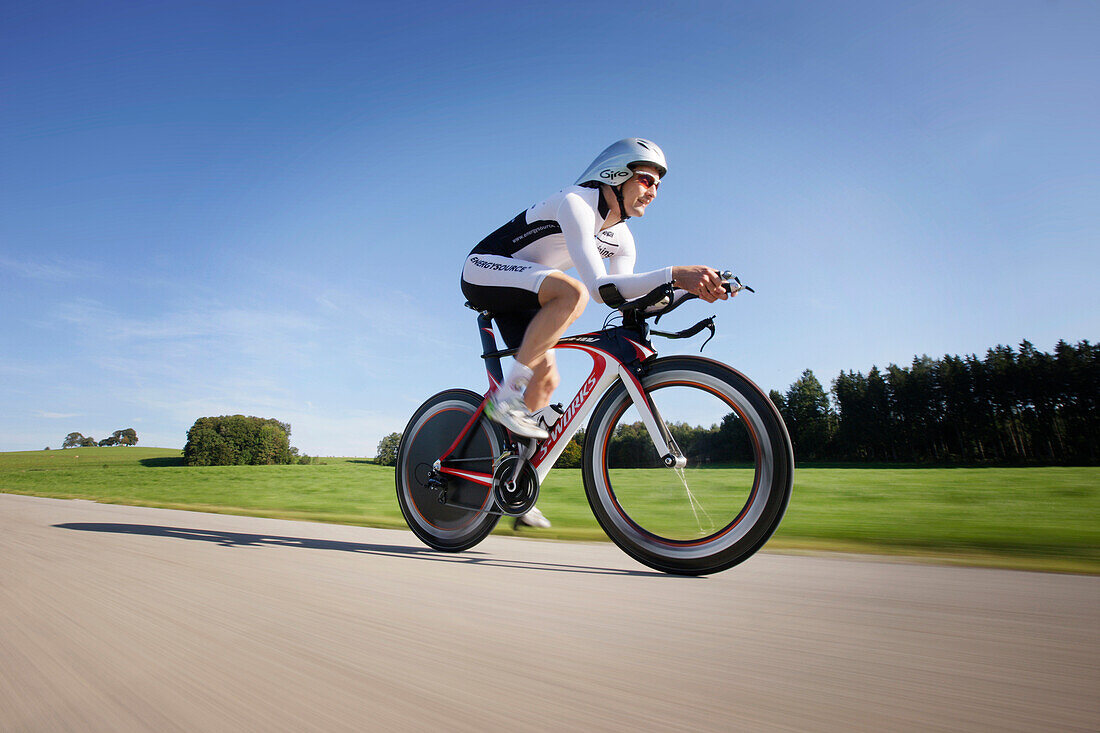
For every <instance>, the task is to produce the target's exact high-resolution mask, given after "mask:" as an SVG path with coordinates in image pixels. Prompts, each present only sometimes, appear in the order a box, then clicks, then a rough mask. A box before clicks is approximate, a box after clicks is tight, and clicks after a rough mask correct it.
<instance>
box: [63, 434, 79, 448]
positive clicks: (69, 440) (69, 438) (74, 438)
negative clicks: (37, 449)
mask: <svg viewBox="0 0 1100 733" xmlns="http://www.w3.org/2000/svg"><path fill="white" fill-rule="evenodd" d="M83 442H84V436H83V435H81V434H80V433H69V434H68V435H66V436H65V442H64V443H62V444H61V447H62V448H76V447H77V446H79V445H80V444H82V443H83Z"/></svg>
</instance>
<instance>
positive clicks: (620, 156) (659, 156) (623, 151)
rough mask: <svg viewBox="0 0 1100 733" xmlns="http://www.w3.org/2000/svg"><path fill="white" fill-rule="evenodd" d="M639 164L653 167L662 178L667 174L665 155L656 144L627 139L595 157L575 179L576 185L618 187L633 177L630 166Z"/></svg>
mask: <svg viewBox="0 0 1100 733" xmlns="http://www.w3.org/2000/svg"><path fill="white" fill-rule="evenodd" d="M639 163H649V164H650V165H652V166H654V167H655V168H656V169H657V171H658V172H659V173H660V174H661V177H662V178H664V175H665V173H667V172H668V165H667V164H666V163H665V154H664V153H663V152H661V149H660V148H659V147H657V144H656V143H653V142H650V141H649V140H643V139H642V138H640V137H628V138H624V139H622V140H620V141H618V142H617V143H612V144H611V145H610V146H608V148H607V150H604V151H603V152H602V153H600V154H599V155H597V156H596V159H595V160H594V161H592V165H590V166H588V170H586V171H585V172H584V174H583V175H581V177H580V178H578V179H577V184H576V185H578V186H579V185H581V184H582V183H588V182H590V181H595V182H596V183H606V184H608V185H609V186H618V185H619V184H620V183H623V182H624V181H628V180H630V177H631V176H632V175H634V171H633V170H632V169H631V166H633V165H637V164H639Z"/></svg>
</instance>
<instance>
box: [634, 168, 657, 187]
mask: <svg viewBox="0 0 1100 733" xmlns="http://www.w3.org/2000/svg"><path fill="white" fill-rule="evenodd" d="M634 179H635V180H637V181H638V183H640V184H642V187H644V188H646V189H649V188H653V187H654V186H660V185H661V179H660V178H658V177H657V176H655V175H653V174H652V173H646V172H644V171H642V172H640V173H635V174H634Z"/></svg>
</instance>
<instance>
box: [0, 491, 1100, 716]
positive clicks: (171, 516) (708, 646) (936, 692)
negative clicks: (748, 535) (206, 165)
mask: <svg viewBox="0 0 1100 733" xmlns="http://www.w3.org/2000/svg"><path fill="white" fill-rule="evenodd" d="M1098 669H1100V578H1097V577H1082V576H1070V575H1054V574H1043V573H1029V572H1014V571H1002V570H986V569H973V568H958V567H940V566H931V565H922V564H914V563H900V562H885V561H880V560H874V559H871V558H865V557H850V556H844V557H822V556H795V555H779V554H769V553H761V554H759V555H757V556H756V557H754V558H753V559H751V560H749V561H748V562H746V563H744V564H742V565H740V566H738V567H736V568H734V569H732V570H729V571H726V572H724V573H720V574H718V575H714V576H709V577H705V578H681V577H672V576H666V575H661V574H656V573H651V572H649V571H648V570H647V569H646V568H644V567H643V566H641V565H638V564H636V563H635V562H634V561H632V560H631V559H630V558H628V557H627V556H626V555H624V554H622V553H621V552H620V551H619V550H618V549H617V548H615V547H614V546H613V545H611V544H577V543H556V542H539V541H531V540H523V539H516V538H504V537H501V538H497V537H490V538H489V539H488V540H486V541H485V542H484V543H482V544H481V545H479V546H478V547H476V548H474V549H473V550H471V551H468V552H466V553H462V554H460V555H444V554H439V553H435V552H432V551H430V550H428V549H427V548H425V547H423V546H421V545H420V544H419V542H418V541H417V540H416V538H415V537H414V536H413V535H412V534H411V533H410V532H405V531H395V530H375V529H363V528H360V527H343V526H334V525H323V524H310V523H301V522H284V521H276V520H267V519H252V518H246V517H231V516H221V515H214V514H200V513H193V512H179V511H168V510H161V509H141V508H133V507H122V506H109V505H100V504H92V503H88V502H83V501H59V500H52V499H37V498H30V497H21V496H13V495H6V494H0V730H2V731H66V730H72V731H143V730H156V731H230V730H232V731H344V730H360V731H363V730H365V731H375V730H376V731H425V730H446V731H495V730H508V731H527V730H532V731H536V730H537V731H543V730H555V731H556V730H566V731H639V730H644V731H856V730H859V731H922V732H924V731H959V730H968V731H971V730H972V731H1059V732H1065V731H1096V730H1100V671H1098Z"/></svg>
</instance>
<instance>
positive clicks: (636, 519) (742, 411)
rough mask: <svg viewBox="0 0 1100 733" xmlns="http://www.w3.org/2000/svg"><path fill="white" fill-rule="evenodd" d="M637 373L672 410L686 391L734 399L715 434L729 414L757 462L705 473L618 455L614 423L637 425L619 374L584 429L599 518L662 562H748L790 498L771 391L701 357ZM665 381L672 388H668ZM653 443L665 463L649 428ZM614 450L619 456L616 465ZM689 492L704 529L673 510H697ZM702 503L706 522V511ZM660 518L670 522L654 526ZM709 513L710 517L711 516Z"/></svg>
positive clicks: (717, 405) (589, 484) (697, 570)
mask: <svg viewBox="0 0 1100 733" xmlns="http://www.w3.org/2000/svg"><path fill="white" fill-rule="evenodd" d="M640 381H641V384H642V387H643V389H644V391H645V393H646V395H647V398H648V399H650V400H651V402H652V403H653V404H654V405H655V406H656V408H657V409H658V411H660V412H662V413H664V412H665V410H666V408H668V407H670V406H671V407H672V408H673V409H674V410H675V409H676V408H678V407H679V404H678V403H680V402H681V396H682V395H681V393H686V395H687V396H688V397H690V398H691V400H689V401H692V400H695V399H696V398H698V399H699V400H700V401H701V403H705V404H706V405H707V406H708V407H712V408H714V409H720V410H725V409H726V408H728V413H727V414H726V417H725V418H724V419H722V427H721V429H719V430H717V432H715V429H712V431H711V432H712V433H714V434H716V435H718V436H719V437H718V438H715V440H719V441H720V440H721V438H722V436H723V433H722V431H724V430H725V429H726V425H727V423H728V424H729V425H730V426H732V427H731V430H741V431H742V434H743V435H744V439H743V441H742V445H741V450H744V451H746V454H747V455H748V456H749V460H750V461H751V465H749V466H747V467H746V468H745V469H742V470H741V471H724V472H722V473H714V472H712V473H710V474H707V473H706V472H707V471H710V469H707V468H705V467H692V465H691V464H690V463H689V468H688V469H685V470H684V471H683V472H682V473H677V472H676V470H675V469H668V468H652V469H639V468H620V467H618V466H616V465H614V455H615V451H616V450H617V448H614V446H615V441H616V440H621V438H620V437H618V436H617V435H616V429H617V428H619V427H620V426H623V427H622V430H621V431H620V433H619V435H622V432H623V431H627V432H629V431H630V430H631V429H633V430H638V429H639V428H635V427H633V426H632V425H630V424H629V423H628V422H627V421H628V420H629V417H627V414H628V411H631V410H633V409H634V408H633V402H632V400H631V399H630V396H629V393H628V392H627V390H626V387H625V386H624V385H623V384H622V383H621V382H620V383H617V384H616V385H615V386H614V387H612V388H611V389H610V390H609V391H608V392H607V394H605V395H604V396H603V398H602V399H601V400H600V402H599V404H598V405H597V406H596V408H595V410H594V411H593V414H592V419H591V421H590V422H589V425H588V430H587V434H586V438H585V447H584V459H583V467H584V470H583V477H584V487H585V494H586V495H587V497H588V503H589V505H590V506H591V507H592V511H593V513H594V514H595V516H596V520H597V521H598V522H599V523H600V526H601V527H602V528H603V529H604V531H605V532H606V533H607V535H608V537H610V538H611V539H612V541H614V542H615V544H617V545H618V546H619V547H620V548H621V549H622V550H623V551H625V552H626V553H627V554H628V555H630V556H631V557H633V558H634V559H636V560H638V561H639V562H641V563H643V564H645V565H648V566H649V567H651V568H654V569H657V570H661V571H663V572H667V573H673V574H679V575H704V574H707V573H715V572H718V571H721V570H726V569H727V568H730V567H732V566H734V565H736V564H738V563H740V562H743V561H744V560H746V559H748V558H749V557H750V556H752V554H753V553H755V552H756V551H757V550H759V549H760V548H761V547H762V546H763V545H764V543H765V542H767V541H768V539H769V538H770V537H771V535H772V533H773V532H774V531H775V530H776V528H777V527H778V526H779V523H780V521H781V520H782V518H783V514H784V512H785V511H786V507H787V504H788V502H789V501H790V496H791V486H792V482H793V473H794V452H793V450H792V448H791V441H790V437H789V436H788V434H787V429H786V426H785V425H784V424H783V419H782V417H781V416H780V414H779V411H778V410H777V409H776V408H775V406H774V405H773V404H772V402H771V400H770V399H768V396H767V395H766V394H764V392H762V391H761V390H760V388H759V387H757V386H756V385H755V384H753V383H752V382H751V381H750V380H749V379H748V378H747V377H745V376H744V375H742V374H741V373H740V372H737V371H736V370H734V369H732V368H730V367H728V366H726V365H725V364H722V363H721V362H716V361H713V360H710V359H705V358H702V357H695V356H671V357H665V358H660V359H656V360H654V361H653V362H652V363H650V364H648V365H647V366H646V368H645V370H644V372H643V374H642V376H641V377H640ZM665 390H668V392H669V394H670V395H671V396H669V395H666V394H665V393H664V391H665ZM664 417H665V418H666V423H667V424H669V425H674V426H675V427H679V424H676V423H674V422H673V421H672V420H667V415H665V416H664ZM687 424H697V423H693V422H688V423H687ZM646 443H647V444H648V446H649V450H650V451H651V453H652V455H651V456H650V459H651V460H652V461H653V465H659V457H658V456H657V455H656V453H657V451H656V449H654V448H653V447H652V440H651V439H649V438H646ZM673 443H674V444H675V442H674V441H673ZM720 447H722V446H720ZM724 447H726V448H729V446H724ZM677 450H678V448H677ZM609 458H610V459H612V461H611V464H612V465H609ZM749 468H751V472H750V471H749ZM689 471H690V472H691V473H690V480H689V479H688V475H689ZM658 472H664V473H658ZM674 475H675V476H676V478H675V479H673V478H672V477H673V476H674ZM681 477H682V478H681ZM731 477H734V478H736V477H744V478H743V483H744V486H743V487H741V488H740V493H739V492H738V490H736V489H737V487H735V486H732V485H731V486H726V485H724V484H725V483H726V482H730V483H731V484H733V483H736V481H735V480H734V478H731ZM750 477H751V483H750V481H749V479H750ZM692 483H696V484H697V485H698V484H703V485H704V486H706V487H707V489H706V490H707V492H709V493H707V495H706V499H707V501H708V502H713V504H712V506H716V507H717V508H715V509H714V510H713V516H712V514H711V513H710V512H708V511H707V509H706V506H704V505H703V504H701V503H700V500H699V499H698V498H697V497H696V496H695V495H694V493H693V490H692V489H691V487H690V485H691V484H692ZM679 484H682V487H680V486H679ZM640 487H641V488H640ZM684 494H686V497H687V500H688V501H687V503H689V504H690V508H691V513H692V514H694V517H695V522H696V523H697V524H698V525H699V528H698V530H695V529H694V528H692V529H691V531H688V529H687V525H688V524H689V523H690V519H689V520H684V521H682V520H680V519H679V514H676V515H675V516H673V515H670V514H669V512H670V511H673V510H672V509H670V508H669V507H673V508H674V509H676V511H679V512H680V513H681V514H684V515H685V516H688V517H690V516H691V515H690V514H688V513H687V512H686V510H683V509H682V506H683V505H685V502H684V496H683V495H684ZM700 507H701V508H702V510H703V513H704V514H705V516H706V520H707V522H704V521H703V520H702V519H701V518H700V515H699V508H700ZM715 519H717V523H715V522H714V520H715ZM677 522H679V523H678V524H677ZM654 523H656V524H664V525H666V526H667V527H668V528H666V527H664V526H662V527H655V526H653V524H654ZM707 523H709V524H710V525H711V526H709V527H708V526H704V524H707ZM711 527H713V529H711ZM691 532H695V535H694V536H693V535H692V534H691Z"/></svg>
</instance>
